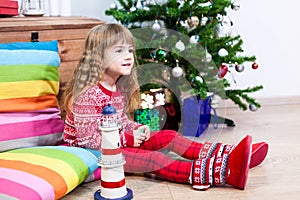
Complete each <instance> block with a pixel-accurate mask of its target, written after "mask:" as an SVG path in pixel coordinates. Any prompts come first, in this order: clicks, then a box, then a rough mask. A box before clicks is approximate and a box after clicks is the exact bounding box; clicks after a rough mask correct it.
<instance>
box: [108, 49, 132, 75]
mask: <svg viewBox="0 0 300 200" xmlns="http://www.w3.org/2000/svg"><path fill="white" fill-rule="evenodd" d="M133 52H134V49H133V46H132V45H129V44H116V45H114V46H112V47H110V48H108V49H107V50H106V51H105V59H104V61H105V64H106V65H107V69H106V71H105V74H106V75H107V76H110V77H111V78H113V79H115V80H116V79H117V78H119V77H120V76H122V75H129V74H130V73H131V69H132V67H133V64H134V55H133Z"/></svg>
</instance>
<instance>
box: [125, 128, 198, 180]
mask: <svg viewBox="0 0 300 200" xmlns="http://www.w3.org/2000/svg"><path fill="white" fill-rule="evenodd" d="M201 146H202V144H201V143H197V142H193V141H191V140H189V139H187V138H185V137H183V136H182V135H180V134H178V133H177V132H176V131H173V130H161V131H158V132H153V133H151V137H150V138H149V140H148V141H147V142H144V143H143V144H142V145H141V146H140V147H132V148H131V147H130V148H128V147H126V148H123V155H124V156H125V158H126V164H125V166H124V170H125V172H131V173H137V172H152V173H154V174H156V175H159V176H160V177H161V178H163V179H166V180H169V181H172V182H177V183H188V178H189V176H190V171H191V166H192V162H191V161H182V160H174V159H171V158H170V157H168V156H167V155H165V154H164V153H162V152H160V150H170V151H173V152H175V153H177V154H178V155H181V156H182V157H183V158H186V159H189V160H194V159H197V158H199V152H200V149H201Z"/></svg>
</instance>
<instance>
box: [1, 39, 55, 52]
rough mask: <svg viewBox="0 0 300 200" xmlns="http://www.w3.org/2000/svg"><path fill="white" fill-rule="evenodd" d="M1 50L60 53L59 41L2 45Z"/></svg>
mask: <svg viewBox="0 0 300 200" xmlns="http://www.w3.org/2000/svg"><path fill="white" fill-rule="evenodd" d="M0 49H8V50H19V49H34V50H48V51H55V52H58V41H57V40H52V41H46V42H13V43H7V44H5V43H2V44H0Z"/></svg>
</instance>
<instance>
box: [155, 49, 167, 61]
mask: <svg viewBox="0 0 300 200" xmlns="http://www.w3.org/2000/svg"><path fill="white" fill-rule="evenodd" d="M166 56H167V52H166V51H165V50H163V49H159V50H157V52H156V58H157V59H158V60H159V61H162V60H164V59H165V58H166Z"/></svg>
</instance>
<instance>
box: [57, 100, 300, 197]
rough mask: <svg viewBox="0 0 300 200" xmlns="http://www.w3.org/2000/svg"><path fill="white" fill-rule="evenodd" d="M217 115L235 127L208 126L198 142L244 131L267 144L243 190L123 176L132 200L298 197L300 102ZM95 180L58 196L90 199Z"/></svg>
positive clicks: (233, 138) (231, 139) (232, 137)
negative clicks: (201, 187) (202, 188)
mask: <svg viewBox="0 0 300 200" xmlns="http://www.w3.org/2000/svg"><path fill="white" fill-rule="evenodd" d="M219 115H221V116H224V117H227V118H230V119H233V120H234V121H235V123H236V126H235V127H233V128H228V127H224V126H219V128H218V129H217V130H214V129H213V128H210V129H209V131H208V133H207V134H205V135H202V136H200V138H198V140H200V141H201V142H203V141H206V140H208V141H222V142H226V143H237V142H239V140H240V139H242V138H243V137H244V136H245V135H246V134H250V135H252V137H253V142H258V141H267V142H268V143H269V145H270V148H269V154H268V155H267V158H266V160H265V161H264V162H263V163H262V164H261V165H260V166H257V167H256V168H254V169H251V170H250V172H249V178H248V183H247V187H246V189H245V190H243V191H242V190H237V189H233V188H230V187H226V188H224V187H222V188H210V189H209V190H207V191H195V190H193V189H192V188H191V186H190V185H182V184H175V183H170V182H166V181H161V180H154V179H151V178H146V177H142V176H126V183H127V187H128V188H130V189H131V190H132V191H133V194H134V199H135V200H146V199H147V200H171V199H172V200H187V199H204V198H205V199H234V200H237V199H243V200H246V199H255V200H259V199H266V200H267V199H268V200H269V199H272V200H276V199H280V200H282V199H289V200H290V199H300V144H299V143H300V102H299V104H292V105H274V106H263V107H262V108H261V109H259V110H258V111H256V112H251V111H245V112H243V111H240V110H239V109H238V108H226V109H219ZM98 188H99V181H95V182H92V183H86V184H83V185H81V186H80V187H78V188H77V189H75V190H74V191H73V192H71V193H70V194H69V195H67V196H66V197H65V198H63V200H89V199H93V194H94V192H95V191H96V190H97V189H98Z"/></svg>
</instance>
